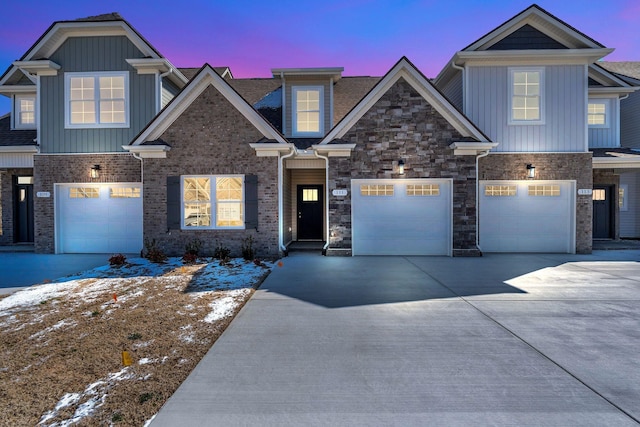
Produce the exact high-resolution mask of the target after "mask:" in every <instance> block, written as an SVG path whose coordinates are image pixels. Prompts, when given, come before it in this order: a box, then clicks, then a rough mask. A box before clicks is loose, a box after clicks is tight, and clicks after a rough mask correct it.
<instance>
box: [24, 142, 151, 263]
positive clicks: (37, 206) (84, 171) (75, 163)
mask: <svg viewBox="0 0 640 427" xmlns="http://www.w3.org/2000/svg"><path fill="white" fill-rule="evenodd" d="M33 161H34V171H35V173H34V195H35V193H37V192H39V191H41V192H43V191H46V192H49V193H50V194H51V197H34V200H33V205H34V240H35V242H34V243H35V244H34V249H35V251H36V252H38V253H54V252H55V221H54V217H55V216H54V184H64V183H92V184H95V183H107V182H133V183H139V182H140V170H141V169H140V161H139V160H136V159H135V158H134V157H133V156H132V155H131V154H129V153H122V154H70V155H55V154H37V155H35V156H34V157H33ZM93 165H100V177H99V178H95V179H92V178H91V177H90V175H89V174H90V171H91V167H92V166H93Z"/></svg>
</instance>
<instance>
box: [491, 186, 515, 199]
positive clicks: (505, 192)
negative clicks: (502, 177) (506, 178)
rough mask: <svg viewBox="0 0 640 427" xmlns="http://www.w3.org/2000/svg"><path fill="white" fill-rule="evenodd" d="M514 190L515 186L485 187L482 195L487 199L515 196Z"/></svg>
mask: <svg viewBox="0 0 640 427" xmlns="http://www.w3.org/2000/svg"><path fill="white" fill-rule="evenodd" d="M516 188H517V187H516V186H515V185H485V186H484V195H485V196H488V197H493V196H515V195H516Z"/></svg>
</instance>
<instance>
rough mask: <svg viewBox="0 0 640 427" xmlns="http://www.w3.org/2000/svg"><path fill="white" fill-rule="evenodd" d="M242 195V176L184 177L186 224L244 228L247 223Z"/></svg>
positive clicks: (183, 190) (204, 226) (205, 226)
mask: <svg viewBox="0 0 640 427" xmlns="http://www.w3.org/2000/svg"><path fill="white" fill-rule="evenodd" d="M243 194H244V191H243V177H241V176H194V177H183V179H182V207H183V209H182V215H183V223H182V224H183V226H184V227H185V228H192V227H193V228H212V229H215V228H242V227H243V226H244V215H243V211H244V207H243V205H244V200H243ZM212 214H213V215H214V216H215V217H214V218H212Z"/></svg>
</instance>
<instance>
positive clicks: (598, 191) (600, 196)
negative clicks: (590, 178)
mask: <svg viewBox="0 0 640 427" xmlns="http://www.w3.org/2000/svg"><path fill="white" fill-rule="evenodd" d="M592 194H593V195H592V198H593V200H596V201H600V200H607V192H606V191H605V190H604V189H603V188H594V189H593V193H592Z"/></svg>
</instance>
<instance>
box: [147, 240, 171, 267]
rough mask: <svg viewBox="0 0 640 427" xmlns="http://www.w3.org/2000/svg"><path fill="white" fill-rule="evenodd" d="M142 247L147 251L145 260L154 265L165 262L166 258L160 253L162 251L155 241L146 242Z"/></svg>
mask: <svg viewBox="0 0 640 427" xmlns="http://www.w3.org/2000/svg"><path fill="white" fill-rule="evenodd" d="M144 246H145V248H146V250H147V256H146V258H147V259H148V260H149V261H151V262H155V263H162V262H165V261H166V260H167V256H166V255H165V254H164V252H162V249H160V248H159V247H158V244H157V243H156V239H152V240H146V241H145V242H144Z"/></svg>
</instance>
